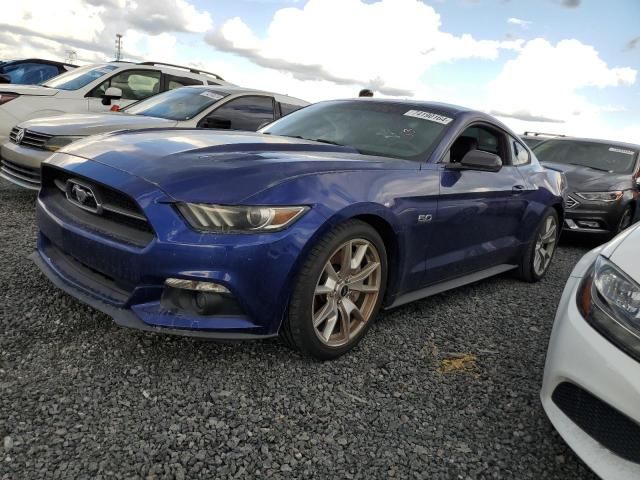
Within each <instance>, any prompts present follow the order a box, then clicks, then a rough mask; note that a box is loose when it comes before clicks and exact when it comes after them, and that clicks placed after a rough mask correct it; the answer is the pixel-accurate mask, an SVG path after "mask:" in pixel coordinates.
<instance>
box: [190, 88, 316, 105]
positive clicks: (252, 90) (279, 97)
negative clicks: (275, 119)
mask: <svg viewBox="0 0 640 480" xmlns="http://www.w3.org/2000/svg"><path fill="white" fill-rule="evenodd" d="M181 88H206V89H210V90H216V91H218V92H224V93H228V94H229V95H236V94H256V95H269V96H273V97H276V100H278V101H279V102H281V101H284V100H286V101H290V102H291V103H292V104H294V105H309V102H307V101H306V100H302V99H301V98H295V97H290V96H289V95H285V94H282V93H276V92H269V91H267V90H257V89H255V88H245V87H238V86H236V85H189V86H187V87H181Z"/></svg>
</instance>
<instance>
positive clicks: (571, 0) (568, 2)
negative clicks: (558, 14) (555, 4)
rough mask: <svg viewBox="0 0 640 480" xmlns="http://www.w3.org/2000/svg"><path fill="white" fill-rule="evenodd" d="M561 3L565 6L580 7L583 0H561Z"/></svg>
mask: <svg viewBox="0 0 640 480" xmlns="http://www.w3.org/2000/svg"><path fill="white" fill-rule="evenodd" d="M560 3H561V4H562V6H563V7H567V8H578V7H579V6H580V4H581V3H582V0H561V1H560Z"/></svg>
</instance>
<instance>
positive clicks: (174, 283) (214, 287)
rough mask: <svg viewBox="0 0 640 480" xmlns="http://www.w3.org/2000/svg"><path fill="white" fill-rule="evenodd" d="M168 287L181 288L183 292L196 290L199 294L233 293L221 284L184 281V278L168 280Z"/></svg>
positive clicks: (166, 282)
mask: <svg viewBox="0 0 640 480" xmlns="http://www.w3.org/2000/svg"><path fill="white" fill-rule="evenodd" d="M164 283H165V285H166V286H167V287H172V288H181V289H182V290H196V291H198V292H215V293H231V292H229V289H228V288H227V287H225V286H223V285H220V284H219V283H213V282H201V281H199V280H184V279H182V278H167V280H166V281H165V282H164Z"/></svg>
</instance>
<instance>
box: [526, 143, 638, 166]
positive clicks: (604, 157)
mask: <svg viewBox="0 0 640 480" xmlns="http://www.w3.org/2000/svg"><path fill="white" fill-rule="evenodd" d="M533 153H535V154H536V157H538V160H540V161H541V162H554V163H563V164H567V165H577V166H580V167H588V168H591V169H594V170H600V171H604V172H610V173H631V172H632V171H633V165H634V163H635V159H636V155H637V154H638V152H637V151H635V150H631V149H629V148H626V147H618V146H615V145H608V144H606V143H596V142H586V141H573V140H547V141H546V142H544V143H541V144H540V145H536V146H535V147H534V148H533Z"/></svg>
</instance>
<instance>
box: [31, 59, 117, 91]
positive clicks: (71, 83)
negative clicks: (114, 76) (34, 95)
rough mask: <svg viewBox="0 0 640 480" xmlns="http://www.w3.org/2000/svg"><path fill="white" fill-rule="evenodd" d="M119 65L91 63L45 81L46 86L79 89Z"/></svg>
mask: <svg viewBox="0 0 640 480" xmlns="http://www.w3.org/2000/svg"><path fill="white" fill-rule="evenodd" d="M116 68H117V67H116V66H114V65H99V66H97V67H96V66H95V65H91V66H87V67H80V68H76V69H74V70H71V71H69V72H67V73H63V74H62V75H58V76H57V77H53V78H52V79H51V80H48V81H46V82H44V83H43V84H42V85H44V86H45V87H51V88H59V89H60V90H78V89H79V88H82V87H84V86H85V85H88V84H89V83H91V82H93V81H94V80H97V79H98V78H100V77H102V76H104V75H107V74H108V73H110V72H111V71H113V70H115V69H116Z"/></svg>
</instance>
